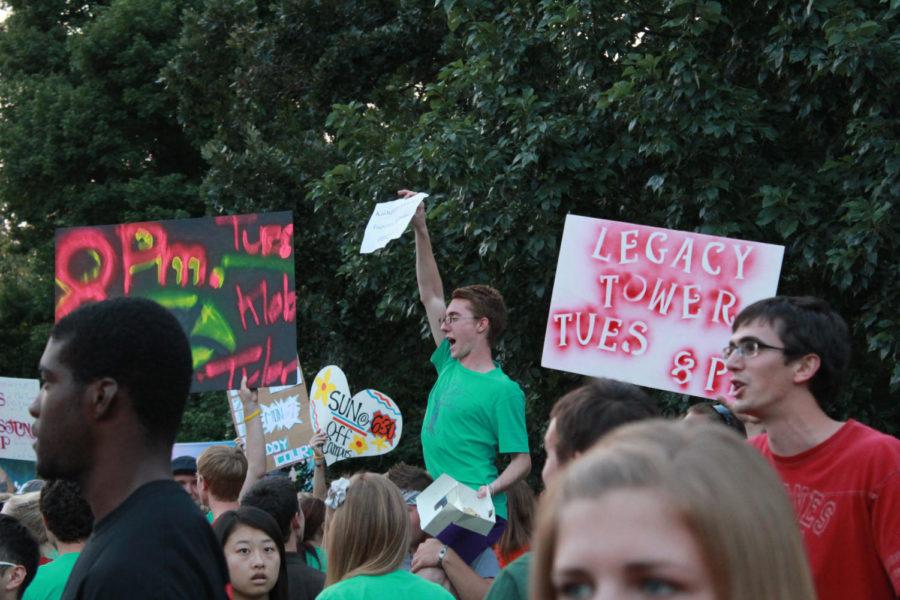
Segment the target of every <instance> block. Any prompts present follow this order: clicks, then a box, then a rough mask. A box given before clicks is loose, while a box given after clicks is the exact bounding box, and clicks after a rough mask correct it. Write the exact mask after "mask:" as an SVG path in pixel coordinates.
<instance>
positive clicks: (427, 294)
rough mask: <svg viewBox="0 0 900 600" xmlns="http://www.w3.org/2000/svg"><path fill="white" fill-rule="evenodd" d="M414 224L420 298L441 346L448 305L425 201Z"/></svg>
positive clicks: (405, 194)
mask: <svg viewBox="0 0 900 600" xmlns="http://www.w3.org/2000/svg"><path fill="white" fill-rule="evenodd" d="M398 193H399V194H400V196H401V197H403V198H409V197H410V196H414V195H415V194H416V192H411V191H409V190H400V191H399V192H398ZM412 226H413V230H414V231H415V233H416V281H417V282H418V284H419V299H420V300H421V301H422V305H423V306H425V314H426V315H427V316H428V327H430V328H431V337H433V338H434V343H435V344H436V345H438V346H439V345H440V344H441V342H442V341H443V340H444V332H443V331H441V319H443V318H444V315H445V314H446V312H447V305H446V304H445V303H444V284H443V282H442V281H441V274H440V272H438V268H437V262H435V260H434V251H433V250H432V249H431V237H430V236H429V235H428V225H426V223H425V203H424V202H423V203H422V204H419V208H417V209H416V214H415V216H414V217H413V218H412Z"/></svg>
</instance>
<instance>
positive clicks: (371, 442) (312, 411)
mask: <svg viewBox="0 0 900 600" xmlns="http://www.w3.org/2000/svg"><path fill="white" fill-rule="evenodd" d="M309 417H310V422H311V423H312V426H313V429H314V430H315V431H324V432H325V433H326V434H327V435H328V441H327V442H325V447H324V448H323V450H324V452H325V462H326V463H327V464H329V465H330V464H332V463H336V462H337V461H339V460H344V459H345V458H357V457H360V456H378V455H379V454H386V453H388V452H390V451H391V450H393V449H394V448H396V447H397V444H398V443H400V435H401V434H402V433H403V415H401V414H400V409H399V408H397V405H396V404H394V401H393V400H391V399H390V398H388V397H387V396H385V395H384V394H382V393H381V392H379V391H377V390H363V391H361V392H359V393H357V394H356V395H354V396H353V397H351V396H350V386H349V385H347V376H346V375H344V372H343V371H342V370H341V368H340V367H338V366H335V365H329V366H327V367H325V368H324V369H322V370H321V371H319V372H318V373H317V374H316V378H315V379H313V383H312V387H311V388H310V390H309Z"/></svg>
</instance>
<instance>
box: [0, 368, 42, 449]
mask: <svg viewBox="0 0 900 600" xmlns="http://www.w3.org/2000/svg"><path fill="white" fill-rule="evenodd" d="M40 388H41V384H40V383H39V382H38V380H37V379H15V378H12V377H0V458H12V459H15V460H30V461H34V459H35V456H34V440H35V437H34V433H33V432H32V430H31V426H32V424H34V418H33V417H32V416H31V415H30V414H28V406H29V405H30V404H31V402H32V400H34V397H35V396H37V394H38V391H39V390H40Z"/></svg>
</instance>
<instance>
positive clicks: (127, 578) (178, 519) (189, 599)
mask: <svg viewBox="0 0 900 600" xmlns="http://www.w3.org/2000/svg"><path fill="white" fill-rule="evenodd" d="M227 583H228V567H227V566H226V564H225V558H224V556H223V555H222V549H221V547H220V546H219V543H218V541H217V540H216V537H215V535H214V534H213V532H212V529H211V528H210V526H209V523H207V522H206V519H204V518H203V515H201V514H200V511H199V509H198V508H197V506H196V505H195V504H194V502H193V501H192V500H191V498H190V496H188V495H187V494H186V493H185V492H184V490H182V489H181V486H180V485H178V484H177V483H176V482H174V481H171V480H160V481H153V482H150V483H148V484H146V485H143V486H141V487H140V488H138V489H137V490H136V491H135V492H134V493H133V494H131V496H129V497H128V498H127V499H126V500H125V502H123V503H122V504H120V505H119V506H117V507H116V509H115V510H113V511H112V512H111V513H109V514H108V515H107V516H106V517H104V518H103V520H101V521H99V522H97V523H96V524H95V525H94V533H93V534H92V535H91V537H90V539H89V540H88V543H87V545H86V546H85V547H84V550H82V551H81V555H80V556H79V557H78V561H77V562H76V563H75V567H74V568H73V569H72V574H71V575H70V576H69V581H68V583H67V584H66V590H65V592H63V595H62V598H63V600H95V599H96V600H117V599H119V598H121V599H123V600H145V599H146V600H151V599H153V600H157V599H159V600H162V599H163V598H165V599H167V600H169V599H172V600H174V599H182V598H183V599H185V600H197V599H200V598H203V599H206V598H210V599H214V600H225V599H226V598H227V596H226V594H225V585H226V584H227Z"/></svg>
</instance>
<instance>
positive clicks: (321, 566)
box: [303, 546, 328, 573]
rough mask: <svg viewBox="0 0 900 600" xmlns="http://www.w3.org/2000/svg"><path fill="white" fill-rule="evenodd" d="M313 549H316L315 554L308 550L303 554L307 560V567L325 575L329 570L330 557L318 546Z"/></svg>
mask: <svg viewBox="0 0 900 600" xmlns="http://www.w3.org/2000/svg"><path fill="white" fill-rule="evenodd" d="M313 547H314V548H315V549H316V552H315V554H313V553H312V552H310V551H309V550H306V551H304V552H303V558H304V559H306V565H307V566H308V567H312V568H313V569H315V570H317V571H322V572H323V573H324V572H325V571H327V570H328V556H327V555H326V554H325V551H324V550H322V549H321V548H319V547H318V546H313Z"/></svg>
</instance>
